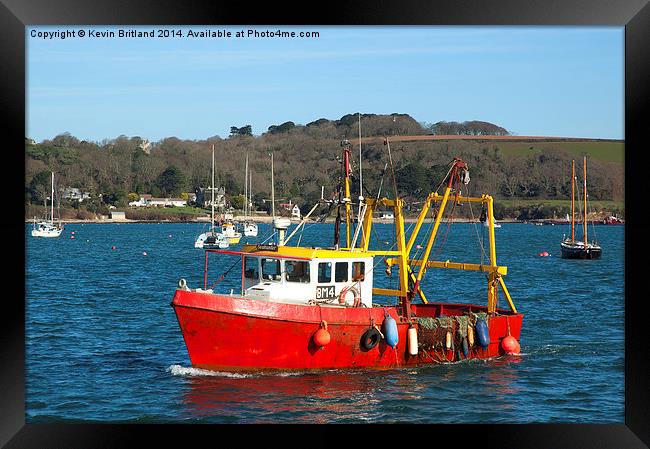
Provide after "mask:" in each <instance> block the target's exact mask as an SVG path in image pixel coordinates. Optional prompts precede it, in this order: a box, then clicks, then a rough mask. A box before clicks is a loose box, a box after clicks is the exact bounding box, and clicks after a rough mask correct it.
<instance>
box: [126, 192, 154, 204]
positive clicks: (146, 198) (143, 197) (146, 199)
mask: <svg viewBox="0 0 650 449" xmlns="http://www.w3.org/2000/svg"><path fill="white" fill-rule="evenodd" d="M151 198H152V197H151V195H149V194H142V195H140V198H139V199H138V200H137V201H131V202H129V206H131V207H147V206H149V201H151Z"/></svg>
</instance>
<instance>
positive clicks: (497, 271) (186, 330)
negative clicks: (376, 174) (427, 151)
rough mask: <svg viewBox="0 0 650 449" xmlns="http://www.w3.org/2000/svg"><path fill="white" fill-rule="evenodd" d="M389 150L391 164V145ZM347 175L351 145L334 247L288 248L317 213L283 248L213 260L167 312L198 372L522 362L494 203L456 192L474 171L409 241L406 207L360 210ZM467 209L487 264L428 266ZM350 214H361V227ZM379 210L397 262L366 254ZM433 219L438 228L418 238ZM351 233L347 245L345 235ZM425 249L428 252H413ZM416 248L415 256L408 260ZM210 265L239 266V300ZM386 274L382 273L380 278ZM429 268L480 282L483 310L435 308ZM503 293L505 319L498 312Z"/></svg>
mask: <svg viewBox="0 0 650 449" xmlns="http://www.w3.org/2000/svg"><path fill="white" fill-rule="evenodd" d="M385 145H388V152H389V156H390V143H389V142H388V141H386V142H385ZM350 175H351V164H350V144H349V142H347V141H344V143H343V157H342V177H341V179H342V182H341V185H340V188H339V192H338V198H335V199H333V200H329V201H325V200H321V203H322V202H327V203H328V204H329V206H330V207H329V209H330V210H332V209H333V208H336V209H337V211H338V212H337V217H336V221H335V225H334V245H333V246H332V247H328V248H320V247H299V246H289V245H288V243H289V242H290V240H291V238H292V237H293V236H294V235H296V232H297V231H298V229H300V228H301V226H304V224H305V223H306V221H307V219H309V217H310V215H311V213H312V212H313V211H314V210H315V209H316V207H317V206H318V204H316V205H315V206H314V208H312V210H311V211H310V213H309V214H307V216H305V218H304V219H303V220H302V222H301V223H300V224H299V225H298V226H297V227H296V228H295V229H294V230H293V232H292V233H291V234H290V235H289V236H288V237H287V238H285V233H286V231H287V229H288V223H286V222H282V221H281V220H278V221H276V224H275V228H276V233H277V241H276V242H275V243H272V244H259V245H244V246H243V247H242V249H241V250H240V251H229V250H218V249H208V250H206V251H205V268H204V276H203V288H190V287H189V286H188V285H187V283H186V281H185V280H184V279H181V280H180V281H179V288H178V289H177V290H176V293H175V295H174V298H173V300H172V303H171V305H172V307H173V308H174V310H175V312H176V316H177V318H178V323H179V325H180V329H181V332H182V334H183V338H184V340H185V344H186V346H187V350H188V354H189V357H190V360H191V363H192V366H194V367H196V368H203V369H210V370H216V371H263V370H311V369H336V368H394V367H403V366H417V365H425V364H436V363H450V362H458V361H463V360H469V359H488V358H492V357H498V356H502V355H505V354H517V353H519V350H520V345H519V339H520V332H521V326H522V319H523V315H522V314H521V313H519V312H517V310H516V308H515V305H514V303H513V301H512V299H511V297H510V295H509V292H508V290H507V288H506V285H505V283H504V281H503V276H504V275H506V273H507V268H506V267H505V266H499V265H497V259H496V245H495V232H494V216H493V202H492V197H490V196H489V195H482V196H480V197H468V196H463V195H462V194H461V190H460V188H461V187H462V186H463V185H464V184H467V183H468V182H469V171H468V167H467V164H466V163H465V162H463V161H462V160H460V159H459V158H455V159H454V160H453V162H452V163H451V164H450V169H449V172H448V174H447V176H446V177H445V179H444V180H443V181H444V183H441V185H445V186H446V187H445V190H444V192H443V193H442V194H439V193H438V192H432V193H430V194H429V195H428V196H427V198H426V200H425V202H424V204H423V208H422V210H421V212H420V214H419V216H418V219H417V222H416V223H415V225H414V229H413V231H412V232H411V234H410V236H408V239H407V235H406V233H405V230H404V215H403V212H402V211H403V206H404V200H403V199H400V198H399V197H398V198H394V199H389V198H386V197H384V198H380V195H379V194H377V197H376V198H374V199H373V198H359V202H357V203H353V201H352V200H351V198H350ZM382 184H383V182H382ZM380 189H381V187H380ZM395 191H396V190H395ZM462 203H477V204H480V205H481V207H484V208H485V210H486V211H487V218H488V223H489V224H490V225H489V229H488V238H489V263H487V264H483V263H479V264H476V263H464V262H452V261H450V260H446V261H435V260H429V256H430V255H431V252H432V247H433V246H434V244H435V243H436V236H437V234H438V228H439V226H440V224H441V222H442V221H443V215H444V212H445V210H446V207H447V206H449V205H450V204H452V205H455V204H462ZM354 206H358V207H359V209H358V214H357V216H356V218H357V220H356V221H357V225H356V227H353V226H352V224H353V223H354V222H355V217H353V209H354ZM378 208H381V209H385V208H389V209H392V211H393V213H394V231H395V243H394V248H391V249H390V250H381V249H372V248H371V247H370V246H371V245H370V244H371V233H372V232H373V229H372V226H373V212H374V211H376V210H377V209H378ZM432 209H433V210H434V211H435V214H433V215H435V218H432V221H431V222H430V227H428V231H427V232H423V233H422V234H423V236H421V235H420V230H421V228H422V226H423V224H424V223H425V220H426V218H427V214H428V212H429V211H430V210H432ZM452 209H453V208H452ZM451 221H452V220H451V219H450V220H449V223H451ZM343 222H345V223H346V227H345V231H344V237H342V236H341V235H340V232H339V229H340V226H341V224H342V223H343ZM418 237H419V238H420V239H422V240H421V243H423V244H422V245H419V244H416V242H419V240H418ZM341 240H343V242H341ZM414 248H418V250H417V251H415V253H416V254H415V256H414V257H411V256H410V254H411V250H412V249H414ZM211 255H212V256H213V257H215V256H216V257H233V256H235V257H237V259H236V262H235V265H234V266H239V267H241V287H240V288H239V289H238V291H237V292H233V291H231V292H230V293H218V292H216V291H214V288H208V264H209V258H210V256H211ZM481 262H483V260H482V261H481ZM379 264H383V267H382V268H383V269H378V270H375V267H376V266H377V265H379ZM430 268H435V269H441V270H470V271H476V272H477V273H481V274H483V275H484V276H486V277H487V286H486V287H487V288H486V295H485V296H484V297H483V298H485V299H487V301H486V304H480V303H482V302H483V299H482V298H476V300H477V301H479V304H454V303H445V302H436V301H434V300H432V298H433V297H436V296H441V295H443V294H444V291H443V290H442V289H440V290H438V289H436V290H433V291H427V292H424V291H423V290H422V288H421V286H422V279H423V276H424V275H425V273H426V272H427V270H428V269H430ZM393 270H394V271H395V273H393ZM382 272H385V273H386V275H390V276H395V277H396V278H397V279H398V287H397V288H394V289H388V288H378V287H375V286H374V285H373V280H374V277H375V276H376V275H378V273H379V274H383V273H382ZM500 292H501V293H502V294H503V297H504V298H505V302H506V305H505V307H498V299H499V293H500ZM378 296H388V297H392V298H396V301H395V303H394V304H391V305H381V304H377V303H375V302H374V301H373V300H374V299H375V298H377V297H378Z"/></svg>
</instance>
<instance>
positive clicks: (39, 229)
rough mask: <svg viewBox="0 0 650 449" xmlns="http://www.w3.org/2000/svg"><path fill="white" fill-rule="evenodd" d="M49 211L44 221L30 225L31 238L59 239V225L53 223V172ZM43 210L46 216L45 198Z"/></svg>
mask: <svg viewBox="0 0 650 449" xmlns="http://www.w3.org/2000/svg"><path fill="white" fill-rule="evenodd" d="M50 203H51V211H50V215H49V217H48V216H47V215H46V217H45V220H42V221H39V222H36V217H34V224H33V225H32V237H59V236H60V235H61V233H62V232H63V225H62V224H61V223H58V224H55V223H54V172H52V195H51V196H50ZM45 210H46V214H47V198H45Z"/></svg>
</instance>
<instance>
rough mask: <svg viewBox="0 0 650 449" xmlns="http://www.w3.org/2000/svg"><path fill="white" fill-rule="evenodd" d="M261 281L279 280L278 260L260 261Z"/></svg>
mask: <svg viewBox="0 0 650 449" xmlns="http://www.w3.org/2000/svg"><path fill="white" fill-rule="evenodd" d="M262 279H265V280H268V281H279V280H280V259H262Z"/></svg>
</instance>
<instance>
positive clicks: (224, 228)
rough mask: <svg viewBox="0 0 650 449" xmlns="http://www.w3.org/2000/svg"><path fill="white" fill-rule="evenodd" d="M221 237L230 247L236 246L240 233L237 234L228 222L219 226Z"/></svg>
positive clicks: (235, 229)
mask: <svg viewBox="0 0 650 449" xmlns="http://www.w3.org/2000/svg"><path fill="white" fill-rule="evenodd" d="M221 235H223V236H224V237H225V238H226V239H227V240H228V243H230V244H231V245H236V244H237V243H239V241H240V240H241V232H239V231H238V230H237V227H236V226H235V224H234V223H232V222H230V221H226V222H223V223H222V224H221Z"/></svg>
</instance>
